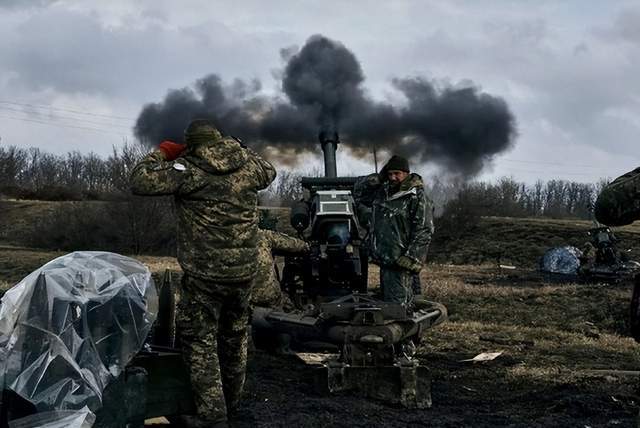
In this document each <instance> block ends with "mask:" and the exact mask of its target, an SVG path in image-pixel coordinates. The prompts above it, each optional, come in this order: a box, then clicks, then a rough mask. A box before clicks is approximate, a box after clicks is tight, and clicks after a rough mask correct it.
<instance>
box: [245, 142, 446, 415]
mask: <svg viewBox="0 0 640 428" xmlns="http://www.w3.org/2000/svg"><path fill="white" fill-rule="evenodd" d="M319 140H320V144H321V146H322V149H323V151H324V163H325V177H315V178H312V177H305V178H302V180H301V185H302V187H303V189H304V191H305V196H304V198H303V200H302V201H300V202H299V203H298V204H296V205H295V206H294V207H293V208H292V210H291V225H292V226H293V228H294V229H295V230H297V231H298V234H299V235H300V237H301V238H302V239H304V240H305V241H307V242H308V243H309V246H310V251H309V252H308V253H307V254H304V255H302V256H291V257H286V258H285V264H284V269H283V275H282V280H281V288H282V291H283V292H284V293H286V294H287V295H288V296H289V297H290V298H291V300H292V302H293V304H294V306H295V308H296V310H294V311H291V312H284V311H280V310H274V309H269V308H255V309H254V311H253V317H252V333H253V338H254V343H256V346H258V347H265V348H269V347H271V348H273V347H278V348H279V349H280V350H281V351H286V350H287V349H286V348H287V347H288V346H291V347H292V348H295V349H297V350H307V349H310V348H312V349H314V350H317V349H318V347H320V348H324V349H333V350H337V351H338V354H337V355H334V356H329V357H327V358H325V359H324V361H323V362H322V367H321V368H320V369H319V373H320V376H319V385H320V387H321V388H322V389H325V390H328V391H329V392H336V391H345V390H352V391H357V392H360V393H362V394H363V395H365V396H368V397H373V398H379V399H383V400H385V401H390V402H394V403H399V404H401V405H403V406H406V407H410V408H425V407H430V406H431V395H430V381H429V379H428V371H427V369H426V368H424V367H421V366H419V364H418V362H417V360H415V359H414V358H413V356H414V353H415V350H416V346H417V345H418V343H419V341H420V339H421V336H422V334H423V333H424V332H425V331H426V330H427V329H429V328H431V327H433V326H434V325H436V324H439V323H440V322H442V321H444V319H445V318H446V309H445V308H444V306H442V305H439V304H436V303H433V304H432V305H430V306H429V305H427V307H426V308H424V309H420V310H414V309H413V308H411V307H407V306H405V305H402V304H397V303H389V302H384V301H382V300H381V299H379V298H378V297H376V296H374V295H372V294H370V293H368V271H369V264H368V254H367V247H366V245H365V238H366V234H367V231H366V229H365V228H364V227H363V225H362V224H361V223H360V221H359V219H358V216H357V206H356V202H355V201H354V198H353V195H352V192H351V190H352V188H353V185H354V184H355V181H356V178H355V177H337V171H336V161H335V152H336V148H337V145H338V144H339V138H338V135H337V134H336V133H333V134H329V133H320V135H319ZM298 355H301V356H303V357H302V358H303V359H304V358H305V357H304V355H306V354H304V353H300V354H298Z"/></svg>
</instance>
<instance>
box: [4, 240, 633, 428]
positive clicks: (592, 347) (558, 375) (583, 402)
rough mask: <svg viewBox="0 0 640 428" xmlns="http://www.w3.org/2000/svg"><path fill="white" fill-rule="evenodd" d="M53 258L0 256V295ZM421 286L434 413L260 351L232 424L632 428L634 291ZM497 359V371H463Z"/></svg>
mask: <svg viewBox="0 0 640 428" xmlns="http://www.w3.org/2000/svg"><path fill="white" fill-rule="evenodd" d="M56 255H58V254H57V253H45V252H38V251H33V250H28V249H20V248H15V247H1V248H0V286H4V287H5V288H6V287H7V286H9V285H11V284H12V283H15V282H17V281H18V280H19V279H20V278H21V277H22V276H24V275H26V274H28V273H29V272H30V271H31V270H33V269H35V268H37V267H38V266H40V264H42V263H43V262H45V261H47V260H50V259H52V258H54V257H55V256H56ZM141 260H142V261H143V262H145V263H147V264H148V265H149V266H150V267H151V269H152V270H156V271H159V270H163V269H165V268H167V267H169V268H175V267H176V264H175V260H174V259H171V258H152V257H142V258H141ZM371 277H372V278H375V277H376V272H375V269H373V271H372V272H371ZM422 280H423V286H424V288H425V294H426V296H427V297H428V298H430V299H431V300H435V301H438V302H441V303H443V304H445V305H446V306H447V307H448V309H449V312H450V320H449V321H448V322H447V323H445V324H443V325H441V326H438V327H436V328H435V329H433V330H432V331H428V332H427V333H426V335H425V337H424V341H423V343H422V345H421V346H420V348H419V350H418V358H419V359H420V361H421V363H422V364H423V365H424V366H426V367H428V368H429V369H430V371H431V374H432V378H433V382H432V396H433V407H432V408H431V409H428V410H407V409H403V408H399V407H396V406H391V405H388V404H385V403H382V402H377V401H374V400H368V399H364V398H361V397H357V396H354V395H349V394H341V395H334V396H325V395H323V394H321V393H319V392H317V391H316V389H315V387H314V381H313V378H314V376H313V371H312V369H310V368H309V367H307V366H305V365H304V364H303V363H301V362H300V361H298V360H296V359H295V358H293V357H280V356H273V355H269V354H266V353H264V352H262V351H255V350H253V351H252V352H251V354H250V359H249V366H248V377H247V384H246V389H245V398H244V400H243V401H242V403H241V407H240V409H239V412H238V414H237V416H236V418H235V421H234V426H239V427H253V426H258V427H278V426H283V427H284V426H287V427H288V426H307V427H343V426H344V427H347V426H399V427H404V426H407V427H418V426H432V427H490V426H491V427H496V426H500V427H537V426H540V427H543V426H544V427H550V426H552V427H631V426H635V417H636V414H637V413H638V403H639V400H640V397H639V396H638V380H639V377H638V374H637V373H633V372H634V371H637V370H640V348H639V346H638V345H637V344H636V343H635V342H634V341H633V340H632V339H630V338H628V337H626V334H627V329H628V321H627V312H628V305H629V299H630V293H631V284H618V285H602V284H591V285H586V284H561V283H554V282H548V281H545V280H544V279H543V278H542V277H540V276H539V275H538V274H537V273H536V272H535V271H532V270H501V269H499V268H496V267H494V266H488V265H487V266H454V265H435V264H433V265H429V266H428V267H427V269H426V271H425V272H423V276H422ZM372 285H375V280H373V281H372ZM497 351H503V354H502V355H500V356H499V357H498V358H496V359H495V360H493V361H489V362H485V363H477V364H474V363H470V362H461V360H464V359H469V358H472V357H474V356H475V355H477V354H479V353H481V352H497ZM630 372H631V373H630Z"/></svg>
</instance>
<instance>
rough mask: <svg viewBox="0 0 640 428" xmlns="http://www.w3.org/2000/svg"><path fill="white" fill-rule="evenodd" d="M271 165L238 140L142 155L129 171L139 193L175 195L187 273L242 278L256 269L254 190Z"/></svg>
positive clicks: (266, 180)
mask: <svg viewBox="0 0 640 428" xmlns="http://www.w3.org/2000/svg"><path fill="white" fill-rule="evenodd" d="M275 176H276V171H275V169H274V168H273V166H272V165H271V164H270V163H269V162H267V161H265V160H264V159H262V158H261V157H260V156H259V155H258V154H256V153H255V152H253V151H251V150H249V149H246V148H244V147H242V146H241V145H240V143H238V142H237V141H236V140H234V139H231V138H223V139H221V140H218V141H216V142H213V143H211V144H201V145H198V146H195V147H193V148H190V149H188V150H187V151H186V152H184V153H183V155H182V156H181V157H179V158H178V159H176V160H175V161H170V162H167V161H165V160H164V157H163V155H162V153H160V152H153V153H150V154H149V155H147V156H146V157H145V158H143V159H142V160H141V161H140V162H139V163H138V164H137V165H136V166H135V168H134V169H133V172H132V174H131V189H132V191H133V193H135V194H137V195H173V196H174V199H175V204H176V211H177V217H178V262H179V263H180V266H181V267H182V269H183V270H184V271H185V272H188V273H189V274H191V275H193V276H196V277H200V278H204V279H209V280H213V281H219V282H245V281H248V280H251V279H252V278H253V276H254V274H255V267H254V266H255V260H256V256H257V252H258V250H257V233H258V210H257V198H258V190H261V189H264V188H265V187H267V186H268V185H269V184H270V183H271V182H272V181H273V180H274V178H275Z"/></svg>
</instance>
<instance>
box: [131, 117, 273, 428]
mask: <svg viewBox="0 0 640 428" xmlns="http://www.w3.org/2000/svg"><path fill="white" fill-rule="evenodd" d="M185 143H186V144H185V145H181V144H176V143H172V142H163V143H162V144H161V145H160V150H159V151H155V152H152V153H150V154H148V155H147V156H146V157H145V158H144V159H142V160H141V161H140V162H139V163H138V164H137V165H136V167H135V168H134V170H133V172H132V175H131V189H132V191H133V193H135V194H138V195H173V197H174V200H175V206H176V211H177V217H178V225H177V226H178V240H177V241H178V262H179V263H180V266H181V267H182V270H183V271H184V276H183V280H182V295H181V299H180V308H179V311H178V320H177V321H178V328H179V337H180V341H181V345H182V348H183V349H182V351H183V355H184V358H185V362H186V364H187V365H188V368H189V371H190V377H191V387H192V390H193V397H194V401H195V404H196V408H197V417H192V418H189V417H185V418H184V419H185V420H184V421H183V424H185V425H187V426H195V427H199V426H203V427H204V426H206V427H213V426H226V421H227V412H228V411H231V410H233V409H234V408H235V407H236V405H237V404H238V401H239V399H240V395H241V392H242V388H243V384H244V379H245V369H246V358H247V323H248V307H249V298H250V290H251V283H252V280H253V277H254V275H255V261H256V257H257V254H258V250H257V234H258V210H257V198H258V195H257V193H258V190H260V189H264V188H265V187H267V186H268V185H269V184H270V183H271V182H272V181H273V179H274V178H275V176H276V172H275V169H274V168H273V166H272V165H271V164H270V163H269V162H267V161H265V160H264V159H262V158H261V157H260V156H258V155H257V154H256V153H254V152H253V151H251V150H249V149H247V148H245V147H243V146H242V145H241V144H240V143H239V142H238V141H237V140H235V139H233V138H226V137H223V136H222V135H221V134H220V132H218V130H217V129H216V127H215V126H214V125H213V123H211V122H210V121H208V120H195V121H193V122H192V123H191V124H189V126H188V128H187V129H186V131H185Z"/></svg>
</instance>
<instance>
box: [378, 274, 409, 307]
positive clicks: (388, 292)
mask: <svg viewBox="0 0 640 428" xmlns="http://www.w3.org/2000/svg"><path fill="white" fill-rule="evenodd" d="M414 276H415V275H414V274H413V273H412V272H409V271H408V270H405V269H397V268H392V267H380V287H381V288H382V296H383V297H382V298H383V300H384V301H385V302H393V303H404V304H406V305H409V304H411V302H412V301H413V286H414Z"/></svg>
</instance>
